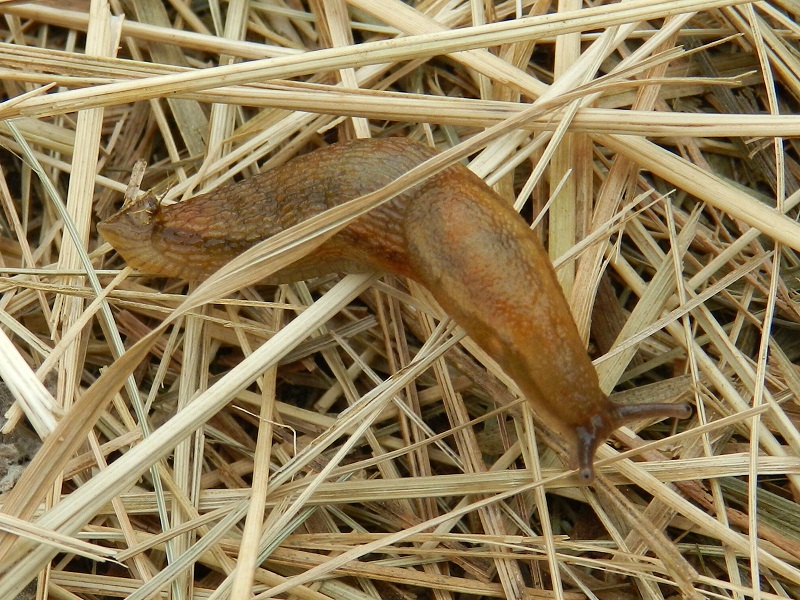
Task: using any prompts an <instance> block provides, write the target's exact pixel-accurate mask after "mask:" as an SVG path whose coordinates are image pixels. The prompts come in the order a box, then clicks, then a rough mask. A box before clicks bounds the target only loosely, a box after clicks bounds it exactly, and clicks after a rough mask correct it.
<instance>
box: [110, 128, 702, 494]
mask: <svg viewBox="0 0 800 600" xmlns="http://www.w3.org/2000/svg"><path fill="white" fill-rule="evenodd" d="M434 153H435V151H434V150H432V149H431V148H429V147H427V146H424V145H422V144H419V143H417V142H413V141H411V140H407V139H404V138H387V139H381V140H357V141H354V142H350V143H344V144H335V145H333V146H329V147H327V148H324V149H321V150H317V151H315V152H311V153H309V154H307V155H305V156H301V157H299V158H297V159H294V160H292V161H290V162H289V163H287V164H285V165H284V166H282V167H279V168H277V169H273V170H271V171H267V172H265V173H261V174H259V175H256V176H255V177H251V178H249V179H246V180H244V181H241V182H236V183H232V184H229V185H227V186H223V187H221V188H218V189H217V190H214V191H212V192H209V193H207V194H203V195H200V196H197V197H195V198H192V199H190V200H188V201H186V202H181V203H180V204H176V205H172V206H169V207H162V206H153V205H152V204H146V203H145V204H142V205H139V204H138V203H135V204H133V205H132V206H127V207H125V208H123V209H122V210H121V211H120V212H119V213H118V214H117V215H115V216H113V217H111V218H110V219H108V220H107V221H104V222H103V223H100V224H99V225H98V230H99V231H100V233H101V234H102V235H103V236H104V237H105V238H106V239H107V240H108V241H109V242H110V243H111V244H112V245H113V246H114V247H115V248H116V249H117V251H119V253H120V254H121V255H122V256H123V257H124V258H125V259H126V260H127V261H128V263H129V264H130V265H131V266H133V267H135V268H138V269H140V270H142V271H146V272H149V273H154V274H161V275H169V276H176V277H183V278H186V279H196V278H202V277H206V276H208V275H210V274H211V273H213V272H214V271H216V270H217V269H219V268H220V267H221V266H222V265H223V264H225V263H226V262H228V261H229V260H230V259H231V258H233V257H234V256H236V255H237V254H238V253H240V252H242V251H243V250H245V249H247V248H249V247H250V246H252V245H254V244H255V243H257V242H259V241H261V240H264V239H266V238H268V237H270V236H272V235H274V234H275V233H277V232H279V231H282V230H284V229H286V228H288V227H290V226H291V225H294V224H296V223H298V222H301V221H303V220H305V219H308V218H310V217H312V216H314V215H316V214H319V213H320V212H322V211H324V210H327V209H328V208H331V207H332V206H335V205H337V204H341V203H342V202H345V201H347V200H352V199H354V198H356V197H359V196H362V195H364V194H367V193H369V192H373V191H376V190H378V189H380V188H381V187H383V186H385V185H386V184H388V183H389V182H391V181H393V180H394V179H396V178H397V177H398V176H400V175H401V174H402V173H405V172H407V171H408V170H410V169H411V168H413V167H414V166H416V165H418V164H420V163H422V162H424V161H425V160H427V159H428V158H430V157H431V156H433V155H434ZM145 202H146V201H145ZM365 269H378V270H384V271H390V272H392V273H396V274H398V275H402V276H406V277H410V278H412V279H414V280H416V281H418V282H420V283H421V284H422V285H424V286H425V287H427V288H428V290H430V292H431V293H432V295H433V296H434V297H435V298H436V300H437V301H438V302H439V303H440V304H441V306H442V308H444V309H445V311H447V313H448V314H449V315H450V316H451V317H453V319H454V320H455V321H456V322H457V323H458V324H459V325H461V327H463V328H464V330H465V331H466V332H467V333H468V334H469V335H470V337H472V338H473V339H474V340H475V342H476V343H477V344H478V345H479V346H480V347H481V348H482V349H483V350H484V351H485V352H487V353H488V354H489V355H490V356H492V358H494V359H495V360H496V361H497V363H498V364H499V365H500V367H501V368H502V369H503V370H504V371H505V372H506V373H507V374H508V375H509V376H511V378H512V379H513V380H514V381H515V382H516V383H517V385H518V386H519V388H520V389H521V391H522V392H523V394H525V396H526V397H527V398H528V400H529V401H530V402H531V405H532V406H533V408H534V410H535V412H536V414H537V415H538V416H539V417H540V419H541V420H542V421H543V422H544V423H545V424H546V425H547V426H548V427H550V428H552V429H553V430H554V431H556V432H557V433H559V434H560V435H561V436H562V437H563V438H564V439H565V440H566V442H567V446H568V448H569V452H570V456H571V458H572V463H573V466H575V467H578V468H579V471H580V475H581V478H582V479H583V480H584V481H586V482H588V481H591V480H592V478H593V469H592V460H593V458H594V455H595V452H596V450H597V447H598V446H599V445H600V444H601V443H603V442H604V441H605V440H606V439H607V438H608V436H609V435H611V433H612V432H613V431H614V430H615V429H617V428H618V427H620V426H621V425H624V424H625V423H628V422H630V421H633V420H637V419H643V418H652V417H656V418H663V417H681V416H685V415H686V411H687V409H686V407H682V406H675V405H669V404H646V405H633V406H623V405H618V404H615V403H614V402H612V401H611V400H609V399H608V397H607V396H606V395H605V394H604V393H603V392H602V390H601V389H600V386H599V382H598V379H597V373H596V372H595V369H594V366H593V365H592V363H591V361H590V360H589V357H588V356H587V354H586V350H585V347H584V345H583V341H582V340H581V338H580V335H579V333H578V330H577V327H576V326H575V323H574V321H573V319H572V315H571V313H570V311H569V306H568V304H567V301H566V299H565V297H564V294H563V292H562V290H561V287H560V285H559V283H558V280H557V278H556V275H555V271H554V270H553V267H552V264H551V263H550V260H549V258H548V256H547V253H546V251H545V250H544V248H543V247H542V245H541V243H540V242H539V240H538V239H537V237H536V236H535V235H534V233H533V232H532V231H531V229H530V228H529V227H528V225H527V223H525V221H524V220H523V219H522V218H521V217H520V216H519V215H518V214H517V213H516V212H515V211H514V210H513V209H512V208H511V207H510V206H509V205H508V204H507V203H506V202H504V201H503V200H502V199H501V198H500V197H499V196H498V195H497V194H496V193H495V192H494V191H493V190H492V189H491V188H489V187H488V186H487V185H486V184H485V183H484V182H483V181H482V180H481V179H480V178H478V177H477V176H476V175H474V174H473V173H472V172H471V171H470V170H469V169H467V168H466V167H465V166H463V165H461V164H455V165H453V166H451V167H449V168H447V169H445V170H443V171H441V172H440V173H438V174H436V175H434V176H433V177H431V178H430V179H428V180H427V181H425V182H424V183H422V184H420V185H419V186H417V187H415V188H413V189H411V190H409V191H407V192H405V193H403V194H401V195H399V196H397V197H396V198H394V199H393V200H391V201H389V202H387V203H385V204H383V205H381V206H379V207H378V208H376V209H375V210H373V211H371V212H370V213H368V214H367V215H364V216H362V217H360V218H358V219H356V220H355V221H353V223H351V224H350V225H349V226H348V227H346V228H345V229H343V230H342V231H341V232H339V233H338V234H336V235H335V236H333V237H332V238H330V239H329V240H327V241H326V242H325V243H323V244H322V245H321V246H319V247H318V248H317V249H316V250H314V251H313V252H311V253H310V254H309V255H308V256H306V257H305V258H303V259H301V260H300V261H298V262H297V263H295V265H293V266H291V267H289V268H287V269H284V270H282V271H280V272H278V273H277V274H276V275H275V276H273V277H271V278H270V280H269V281H270V282H272V283H277V282H288V281H295V280H298V279H303V278H308V277H311V276H314V275H319V274H323V273H329V272H334V271H340V272H354V271H363V270H365Z"/></svg>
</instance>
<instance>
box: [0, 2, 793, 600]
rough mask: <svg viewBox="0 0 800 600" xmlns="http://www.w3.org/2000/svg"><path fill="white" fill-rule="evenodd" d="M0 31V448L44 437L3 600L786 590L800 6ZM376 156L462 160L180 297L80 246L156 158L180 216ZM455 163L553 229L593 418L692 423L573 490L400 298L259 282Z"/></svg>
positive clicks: (460, 353)
mask: <svg viewBox="0 0 800 600" xmlns="http://www.w3.org/2000/svg"><path fill="white" fill-rule="evenodd" d="M0 12H2V13H3V15H4V17H5V19H4V20H3V21H2V23H3V24H2V27H3V29H4V32H3V33H4V36H3V39H4V40H5V42H4V43H2V44H0V79H2V82H3V87H4V90H3V91H4V95H5V97H6V98H7V99H6V100H5V101H4V102H3V103H0V146H2V148H3V151H2V154H0V167H2V172H0V175H1V176H0V195H1V196H2V203H3V204H2V206H3V222H2V224H3V227H4V229H3V231H2V237H0V257H2V269H3V272H2V273H0V275H2V277H1V278H0V288H1V289H2V296H1V298H2V304H0V325H1V326H2V332H0V333H1V334H2V335H0V344H1V347H0V355H2V357H3V358H2V360H1V361H0V375H1V376H2V378H3V381H4V382H5V385H6V386H7V388H8V390H9V391H10V392H11V393H12V394H13V395H14V397H16V398H17V399H18V402H17V403H15V404H14V405H13V406H11V407H10V408H9V410H8V413H7V416H8V421H7V422H6V424H5V428H4V430H3V432H4V435H7V436H9V437H6V438H4V439H3V440H0V442H2V443H3V445H2V446H0V448H2V451H0V454H2V453H7V452H12V453H13V452H17V451H18V446H17V445H18V444H21V442H20V440H21V439H23V438H24V437H25V436H26V435H27V437H28V438H29V439H32V440H36V439H38V438H42V439H43V442H42V444H41V448H40V449H39V450H38V451H37V452H36V453H35V456H34V457H33V459H32V460H31V462H30V463H29V464H28V465H27V467H26V469H25V470H24V472H23V474H22V475H21V476H19V477H18V478H15V479H9V478H8V477H11V475H10V473H11V471H9V473H8V474H7V473H5V472H0V489H2V490H3V491H4V492H5V493H3V494H2V495H0V505H2V513H0V565H1V566H0V598H15V597H20V598H29V597H30V598H32V597H39V598H49V597H52V598H72V599H77V598H80V599H86V600H89V599H97V598H130V599H144V598H166V597H169V598H175V599H189V598H212V599H215V600H221V599H223V598H236V599H240V598H258V599H260V598H268V597H274V596H279V597H289V596H291V597H297V598H309V599H324V598H385V597H429V596H430V597H436V598H441V599H445V598H456V597H462V596H466V595H471V596H479V597H498V598H502V597H515V598H517V597H519V598H521V597H529V598H568V599H573V598H574V599H578V598H612V597H613V598H617V597H618V598H623V597H624V598H668V597H675V596H685V597H695V598H737V599H738V598H749V597H758V598H797V597H800V529H798V527H797V525H796V523H798V522H800V514H799V513H800V511H798V506H797V499H798V498H800V433H799V432H798V428H797V423H798V420H799V415H800V411H798V394H800V344H798V343H797V340H798V339H800V337H799V336H798V330H799V329H800V310H798V302H797V298H798V290H800V285H798V273H800V261H799V260H798V257H797V251H798V250H800V225H798V224H797V208H796V205H797V203H798V202H800V186H798V181H800V156H799V155H798V154H799V153H798V145H797V142H796V139H795V138H797V137H798V136H800V117H797V116H795V114H796V113H797V112H798V106H800V61H798V56H800V48H798V44H797V40H798V39H800V27H798V26H797V24H796V22H797V19H798V17H799V16H800V6H799V5H797V4H796V3H793V2H790V1H786V2H782V1H778V0H771V1H769V2H761V3H758V4H746V3H744V2H742V1H740V0H719V1H709V0H676V1H674V2H669V3H666V2H660V1H658V2H657V1H655V0H630V1H629V2H618V3H608V4H594V5H592V6H591V7H585V6H583V5H582V4H581V3H579V2H574V1H572V2H570V1H565V2H559V3H547V2H532V1H528V0H517V1H510V0H509V1H504V2H479V1H471V2H467V1H463V2H431V1H424V2H422V1H420V2H400V0H388V1H387V0H380V1H377V0H324V1H321V0H312V1H311V2H308V3H302V2H298V1H295V0H268V1H260V2H251V3H248V2H238V1H232V2H229V3H224V4H219V3H216V2H212V3H210V4H209V3H202V2H201V3H198V2H194V3H181V2H177V3H169V4H167V3H162V2H159V1H158V0H131V1H130V2H126V3H120V2H117V1H112V2H110V3H107V2H106V1H104V0H96V1H92V2H89V3H82V2H77V3H70V4H69V6H65V7H61V6H59V5H57V4H50V5H42V4H40V3H37V4H23V3H18V2H0ZM386 135H403V136H408V137H413V138H416V139H420V140H425V141H428V142H431V143H435V144H436V145H437V146H438V147H439V148H440V149H442V150H446V149H447V148H452V150H451V151H449V152H446V153H444V154H442V155H441V157H440V158H438V159H436V160H435V161H432V162H431V163H426V164H425V165H423V166H422V167H421V168H420V169H418V170H415V171H413V172H411V173H409V174H408V175H407V176H406V177H404V178H402V179H401V180H398V181H396V182H395V183H394V184H392V185H390V186H389V187H387V188H386V189H383V190H380V191H378V192H376V193H375V194H371V195H368V196H365V197H362V198H360V199H358V200H356V201H355V202H352V203H348V204H346V205H343V206H341V207H339V208H338V209H335V210H333V211H330V212H329V213H326V214H324V215H321V216H320V217H318V218H315V219H312V220H310V221H308V222H305V223H301V224H300V225H299V226H297V227H295V228H292V229H291V230H289V231H286V232H284V233H283V234H281V235H279V236H276V237H275V238H272V239H270V240H268V241H266V242H264V243H263V244H261V245H259V246H257V247H255V248H253V249H252V250H251V251H248V253H246V254H245V255H243V256H242V257H240V258H239V259H237V260H235V261H234V262H233V263H231V264H229V265H228V266H227V267H225V268H224V269H223V270H222V271H221V272H219V273H217V274H216V275H214V276H213V277H211V278H210V279H209V280H207V281H205V282H203V283H202V284H199V285H194V286H187V285H186V284H185V283H183V282H179V281H174V280H166V279H160V278H153V277H143V276H138V275H136V274H135V273H133V272H132V271H131V270H130V269H123V268H122V267H123V266H124V265H123V263H122V262H121V260H120V259H119V257H117V256H116V255H115V254H114V252H113V251H112V249H111V248H110V247H109V246H108V245H107V244H105V243H104V241H103V240H102V239H99V238H98V236H97V234H96V232H95V229H94V228H93V227H92V224H93V223H94V222H96V221H97V220H98V219H101V218H104V217H106V216H108V215H109V214H110V213H111V212H113V210H114V209H115V208H116V207H118V206H119V205H120V203H121V202H122V195H123V194H124V193H125V190H126V186H127V184H128V180H129V178H130V172H131V170H132V169H133V167H134V164H135V163H136V161H137V160H139V159H141V160H145V161H146V162H147V163H148V168H147V171H146V173H145V178H144V182H143V184H142V186H141V187H142V189H143V190H145V189H151V188H152V192H153V193H155V194H158V195H159V197H161V198H162V201H163V202H173V201H180V200H181V199H184V198H187V197H190V196H191V195H193V194H194V193H196V192H198V191H200V190H206V189H211V188H213V187H215V186H217V185H219V184H220V183H223V182H225V181H228V180H231V179H234V178H241V177H246V176H248V175H251V174H253V173H255V172H256V171H258V170H260V169H265V168H270V167H272V166H275V165H278V164H281V163H282V162H285V161H286V160H287V159H288V158H291V157H292V156H295V155H297V154H300V153H302V152H304V151H307V150H308V149H310V148H313V147H316V146H320V145H324V144H327V143H330V142H332V141H335V140H337V139H343V138H348V137H355V136H359V137H364V136H386ZM467 159H469V164H470V167H471V168H472V169H473V170H474V171H475V172H476V173H478V174H479V175H480V176H481V177H483V178H484V179H486V180H487V181H488V182H490V183H491V184H492V185H493V186H494V187H495V188H496V189H497V190H498V192H499V193H500V194H501V195H502V196H504V197H505V198H507V199H508V201H509V203H514V205H515V206H516V207H517V208H518V209H519V210H520V211H521V212H522V214H523V215H524V216H525V217H526V219H528V220H529V221H530V222H532V223H537V224H538V225H537V226H536V230H537V232H539V233H540V234H541V236H542V238H543V240H545V241H546V243H547V245H548V247H549V248H550V251H551V254H552V256H553V259H554V262H555V263H556V265H557V267H558V272H559V277H560V278H561V280H562V283H563V285H564V287H565V290H566V292H567V296H568V298H569V301H570V304H571V307H572V309H573V313H574V315H575V319H576V322H577V323H578V325H579V329H580V330H581V332H582V334H583V335H584V336H585V338H586V339H587V340H591V352H592V354H593V357H594V358H595V365H596V367H597V369H598V373H599V375H600V380H601V382H602V385H603V386H604V388H605V389H607V390H609V391H612V390H613V391H614V392H615V393H618V394H620V401H626V402H635V401H637V399H640V400H642V401H662V402H667V401H674V402H678V401H681V400H684V401H689V402H691V403H693V405H694V407H695V413H694V416H693V417H692V418H691V419H688V420H685V421H682V422H678V423H668V422H662V423H640V424H638V425H637V426H636V427H635V428H625V429H623V430H621V431H619V432H618V433H617V434H616V435H615V436H614V439H613V440H612V441H611V443H610V444H608V445H606V446H604V447H603V448H601V449H600V451H599V452H598V457H597V465H596V466H597V470H598V479H597V482H596V484H595V485H594V486H592V487H581V486H578V485H577V478H576V477H575V475H574V473H572V472H571V471H569V470H568V469H567V468H566V467H565V466H564V464H563V462H562V460H561V458H563V456H561V458H559V457H560V455H559V448H560V446H559V443H558V440H554V439H552V436H551V435H550V434H549V432H547V431H543V430H541V429H539V428H538V427H537V421H536V417H535V414H532V412H531V411H530V409H529V407H528V405H527V403H526V402H524V401H520V399H519V398H518V397H517V396H516V394H517V390H516V388H515V386H514V384H513V382H511V381H510V380H509V379H508V377H507V376H506V375H505V374H503V373H502V372H501V371H499V369H498V368H497V367H496V365H494V363H493V362H492V360H491V359H490V358H489V357H487V356H486V355H484V353H483V352H482V351H481V350H480V349H479V348H477V347H476V346H475V345H474V344H473V343H472V341H471V340H470V339H468V338H464V337H463V334H462V333H461V331H460V330H459V329H458V328H457V327H455V326H454V325H453V324H452V322H450V321H449V320H448V319H447V318H446V316H445V315H443V314H442V312H441V310H440V309H439V308H438V307H437V306H436V305H435V303H433V301H432V300H431V298H430V297H429V296H428V294H427V293H426V292H425V290H423V289H420V288H419V286H416V285H414V284H413V282H408V281H401V280H398V279H396V278H390V277H383V278H380V279H378V277H377V276H376V275H369V274H367V275H351V276H347V277H344V278H340V279H338V280H337V278H336V277H335V276H333V275H332V276H330V277H323V278H320V279H317V280H313V281H310V282H305V283H297V284H293V285H287V286H280V287H269V286H263V285H259V281H260V280H262V279H263V278H264V277H265V276H266V274H267V273H269V272H273V271H275V270H277V269H279V268H280V267H281V265H285V264H288V263H290V262H292V261H293V260H295V259H296V258H297V257H298V256H301V255H303V254H304V253H306V252H308V251H309V250H310V249H311V248H313V247H314V246H315V245H316V244H319V243H321V241H322V240H324V239H325V238H326V237H327V236H330V235H334V234H335V232H336V231H337V230H339V229H340V228H341V227H343V226H346V224H347V223H348V222H349V221H351V220H352V219H354V218H356V217H357V216H358V215H359V214H363V212H364V211H367V210H369V209H370V208H372V207H374V206H376V205H377V204H379V203H380V202H384V201H386V200H387V199H388V198H390V197H391V196H392V194H395V193H397V192H399V191H401V190H402V189H405V188H407V187H408V186H412V185H414V184H415V183H417V182H419V181H421V180H423V179H424V178H425V177H427V176H429V175H430V174H431V173H433V172H435V171H436V170H437V169H441V168H443V167H444V166H446V165H447V164H450V163H452V162H453V161H457V160H467ZM87 270H89V271H90V273H89V274H88V275H87ZM126 349H127V350H126ZM534 350H535V349H534ZM623 399H624V400H623ZM26 421H27V422H29V423H30V424H31V425H32V427H33V429H34V430H35V432H36V433H33V432H32V431H30V430H28V429H27V426H26ZM26 432H27V433H26ZM31 453H33V452H31ZM3 456H5V454H3ZM7 475H8V477H6V476H7ZM9 482H10V483H9ZM14 483H15V484H16V485H14ZM12 486H13V489H10V491H6V490H9V488H12ZM32 581H38V582H39V584H40V588H39V592H38V596H35V595H34V594H36V593H35V592H31V591H30V589H31V588H28V589H27V591H22V590H23V588H25V586H26V585H28V584H29V583H30V582H32ZM17 594H22V595H20V596H17Z"/></svg>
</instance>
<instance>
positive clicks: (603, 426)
mask: <svg viewBox="0 0 800 600" xmlns="http://www.w3.org/2000/svg"><path fill="white" fill-rule="evenodd" d="M690 414H691V409H690V408H689V406H688V405H686V404H664V403H657V402H651V403H646V404H617V403H615V402H612V401H611V400H608V403H607V404H606V406H605V410H603V411H602V412H600V411H598V412H595V413H593V414H591V415H589V416H588V418H587V419H586V420H585V421H584V423H582V424H581V425H579V426H577V427H576V428H575V436H576V443H577V449H576V455H575V457H574V460H575V462H576V463H577V464H576V465H575V466H576V467H577V468H578V476H579V477H580V478H581V481H582V482H583V483H586V484H589V483H591V482H592V481H594V464H593V463H594V455H595V453H596V452H597V448H598V447H600V444H602V443H604V442H605V441H606V440H607V439H608V438H609V437H610V436H611V434H612V433H614V431H615V430H617V429H619V428H620V427H622V426H623V425H627V424H629V423H632V422H634V421H642V420H645V419H666V418H677V419H685V418H686V417H688V416H689V415H690Z"/></svg>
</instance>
